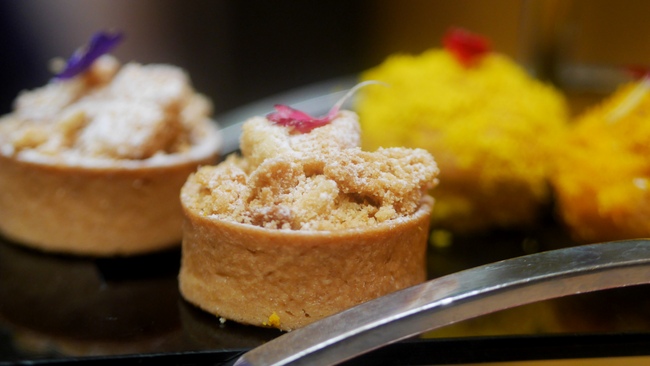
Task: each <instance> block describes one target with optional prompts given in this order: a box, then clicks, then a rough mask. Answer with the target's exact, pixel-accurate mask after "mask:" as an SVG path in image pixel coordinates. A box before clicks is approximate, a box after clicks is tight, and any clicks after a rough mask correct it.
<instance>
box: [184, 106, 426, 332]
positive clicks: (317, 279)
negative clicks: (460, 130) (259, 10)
mask: <svg viewBox="0 0 650 366" xmlns="http://www.w3.org/2000/svg"><path fill="white" fill-rule="evenodd" d="M294 112H295V111H294ZM279 114H281V113H279ZM301 115H302V116H303V117H305V116H306V115H304V114H301ZM328 116H329V118H328V119H327V120H325V121H324V120H320V122H323V123H321V124H320V125H319V127H315V128H312V127H313V126H312V127H305V124H303V123H301V122H299V123H296V124H291V123H290V122H289V124H287V123H286V122H287V120H290V121H291V117H287V118H283V117H281V118H276V117H278V114H275V115H273V114H272V115H269V116H267V118H264V117H255V118H251V119H250V120H248V121H246V122H245V124H244V126H243V134H242V136H241V141H240V143H241V152H242V156H234V155H233V156H229V157H228V158H227V159H226V160H225V161H224V162H222V163H221V164H219V165H217V166H210V167H203V168H201V169H200V170H199V171H198V172H197V173H196V174H194V175H192V176H191V177H190V178H189V179H188V181H187V183H186V184H185V186H184V187H183V190H182V192H181V200H182V204H183V208H184V209H185V215H186V220H185V226H184V237H183V258H182V266H181V271H180V277H179V278H180V289H181V293H182V295H183V296H184V297H185V299H187V300H188V301H189V302H191V303H193V304H195V305H197V306H199V307H200V308H202V309H204V310H206V311H208V312H210V313H213V314H215V315H217V316H219V317H222V318H225V319H232V320H235V321H238V322H242V323H248V324H253V325H258V326H270V327H276V328H280V329H283V330H291V329H295V328H298V327H301V326H304V325H306V324H308V323H311V322H313V321H316V320H318V319H320V318H323V317H325V316H328V315H331V314H333V313H336V312H339V311H341V310H344V309H346V308H349V307H351V306H354V305H357V304H359V303H361V302H364V301H367V300H370V299H372V298H375V297H378V296H382V295H384V294H386V293H389V292H392V291H395V290H398V289H401V288H405V287H408V286H412V285H415V284H417V283H420V282H422V281H424V280H425V279H426V263H425V262H426V258H425V252H426V245H427V244H426V242H427V235H428V228H429V221H430V214H431V210H432V207H433V199H432V198H431V197H430V196H429V195H428V194H427V192H428V191H429V189H431V188H432V187H433V186H434V185H435V184H436V182H437V181H436V176H437V174H438V168H437V166H436V164H435V161H434V160H433V157H432V156H431V155H430V154H429V153H428V152H426V151H424V150H422V149H406V148H388V149H379V150H377V151H375V152H366V151H362V150H361V149H360V148H359V147H358V146H359V142H360V141H359V140H360V133H359V125H358V121H357V116H356V114H354V113H352V112H349V111H341V112H339V111H338V109H336V110H334V112H333V113H330V114H329V115H328ZM311 122H313V121H311V120H310V121H308V122H307V123H306V124H307V125H309V124H310V123H311Z"/></svg>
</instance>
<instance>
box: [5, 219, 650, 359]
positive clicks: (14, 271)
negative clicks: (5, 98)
mask: <svg viewBox="0 0 650 366" xmlns="http://www.w3.org/2000/svg"><path fill="white" fill-rule="evenodd" d="M567 245H573V243H572V242H571V241H570V239H568V237H567V236H566V235H565V234H564V232H563V231H562V230H561V228H559V227H557V225H555V224H554V222H553V221H552V220H548V222H547V223H546V224H544V225H543V226H541V227H539V228H536V229H532V230H529V231H519V232H495V233H490V234H489V235H488V234H486V235H483V236H471V237H461V236H455V237H454V238H453V241H452V244H451V245H450V246H448V247H443V248H440V247H434V246H431V247H430V248H429V258H428V265H429V277H430V278H434V277H438V276H441V275H444V274H448V273H452V272H455V271H459V270H462V269H466V268H470V267H474V266H477V265H480V264H484V263H489V262H494V261H497V260H500V259H504V258H510V257H515V256H519V255H524V254H529V253H532V252H536V251H543V250H550V249H556V248H559V247H562V246H567ZM179 263H180V250H171V251H167V252H163V253H157V254H152V255H146V256H139V257H133V258H105V259H94V258H86V257H82V258H79V257H72V256H62V255H53V254H47V253H41V252H39V251H35V250H32V249H27V248H24V247H22V246H20V245H17V244H15V243H11V242H9V241H7V240H4V239H0V363H3V362H6V363H12V362H27V361H39V362H44V363H47V362H48V361H50V362H55V361H63V360H77V361H80V360H81V361H87V362H88V363H94V364H100V363H102V362H108V361H110V360H113V361H116V357H117V358H119V359H120V360H121V362H127V361H128V360H131V361H133V362H135V361H136V360H137V363H138V364H142V363H143V362H145V361H146V360H149V361H151V362H152V363H154V364H155V363H156V362H158V361H160V360H161V359H162V358H164V359H165V360H167V361H172V362H176V363H179V364H184V363H185V364H199V363H201V362H205V361H207V360H209V361H210V362H215V363H217V362H221V361H223V360H226V359H228V358H230V357H233V356H234V355H237V354H239V352H240V351H242V350H246V349H249V348H253V347H256V346H258V345H260V344H262V343H264V342H266V341H268V340H270V339H273V338H274V337H277V336H279V335H280V332H279V331H277V330H273V329H263V328H257V327H251V326H245V325H240V324H237V323H234V322H230V321H227V322H225V323H222V322H221V321H220V320H219V319H218V318H216V317H214V316H212V315H210V314H207V313H204V312H203V311H201V310H199V309H197V308H195V307H194V306H192V305H190V304H188V303H187V302H185V301H184V300H183V299H182V298H181V296H180V294H179V292H178V283H177V278H176V277H177V273H178V269H179ZM599 335H600V336H601V337H600V338H599V337H598V336H599ZM495 336H497V337H495ZM569 336H570V337H573V338H571V339H573V341H572V342H574V344H579V343H583V346H582V348H580V349H581V350H582V352H587V351H585V350H588V349H590V350H591V351H589V352H591V355H593V356H600V354H599V353H598V350H603V349H606V348H603V347H602V346H600V347H597V346H596V345H597V344H599V343H598V342H605V339H606V340H608V341H607V342H609V343H612V342H613V341H612V340H611V339H612V338H611V337H616V338H613V339H615V340H616V341H615V342H613V343H615V344H617V346H616V347H615V348H613V349H612V351H611V352H610V353H609V355H613V354H616V353H617V352H619V353H620V352H622V353H623V354H646V353H645V352H648V353H650V343H648V338H650V291H648V286H636V287H630V288H623V289H615V290H609V291H604V292H598V293H592V294H584V295H576V296H571V297H567V298H563V299H558V300H553V301H546V302H542V303H537V304H532V305H527V306H523V307H520V308H516V309H511V310H506V311H502V312H499V313H495V314H492V315H489V316H484V317H481V318H478V319H475V320H471V321H466V322H462V323H459V324H456V325H452V326H450V327H446V328H442V329H440V330H438V331H435V332H431V333H428V334H424V335H422V336H421V337H420V339H418V340H414V341H410V342H407V344H406V345H405V344H402V345H393V346H391V347H388V348H387V349H384V350H382V351H381V352H380V353H379V354H385V353H386V352H391V350H393V351H394V352H402V351H403V348H404V347H407V348H408V347H415V348H417V349H418V350H419V351H418V352H419V353H418V355H419V356H418V357H419V358H418V359H419V360H422V359H423V358H426V357H429V358H428V362H429V363H431V364H435V363H436V362H441V357H445V356H444V353H443V354H441V353H440V351H439V350H438V351H435V352H433V349H438V348H439V347H440V345H441V344H451V345H454V344H455V345H457V347H461V348H462V347H463V346H462V344H463V343H468V344H469V343H471V344H474V345H475V346H474V347H476V344H483V345H485V347H487V345H490V344H492V345H493V346H490V347H492V348H491V349H492V351H491V352H492V353H491V356H490V357H493V358H494V357H496V356H497V355H496V354H495V352H496V353H498V352H497V350H499V349H501V350H504V349H507V345H506V343H504V342H502V343H498V342H499V341H498V340H499V339H504V340H507V341H508V342H509V343H512V342H513V341H514V340H518V341H520V342H526V340H530V339H531V337H541V338H540V339H542V341H540V340H539V339H536V340H534V342H533V341H530V344H529V347H528V348H526V349H528V350H529V351H530V352H529V353H528V356H527V358H531V357H540V358H544V357H553V356H552V354H551V353H548V352H547V351H546V350H547V349H548V348H546V350H545V348H543V347H542V348H541V349H540V347H541V346H542V345H544V344H548V345H549V347H550V344H552V343H553V342H559V339H561V338H560V337H569ZM602 336H605V337H606V338H602ZM503 337H505V338H503ZM576 337H577V338H576ZM607 337H609V338H607ZM625 337H627V338H625ZM441 342H442V343H441ZM449 342H451V343H449ZM477 342H478V343H477ZM490 342H492V343H490ZM494 342H497V343H494ZM540 342H541V343H540ZM545 342H546V343H545ZM533 344H535V345H536V346H535V347H532V348H531V347H530V346H531V345H533ZM429 347H431V349H432V352H430V354H427V352H426V350H427V349H429ZM450 347H451V346H450ZM556 347H557V346H556ZM445 349H447V350H448V351H451V350H452V349H453V347H451V348H445ZM400 350H401V351H400ZM484 352H486V354H488V353H490V351H489V349H485V350H484ZM589 352H587V355H589V354H590V353H589ZM506 353H507V352H503V355H504V356H507V355H506ZM372 357H378V356H377V355H375V356H372V355H368V356H365V359H367V360H371V359H372ZM508 357H512V356H508ZM581 357H584V356H581ZM382 359H385V360H389V359H390V358H385V357H382ZM443 359H444V358H443ZM504 359H505V358H504ZM445 360H446V362H450V361H449V359H445ZM486 360H487V359H486ZM469 361H470V359H465V362H469ZM369 362H370V361H369ZM474 362H476V360H474ZM415 364H417V363H415Z"/></svg>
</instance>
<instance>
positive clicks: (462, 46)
mask: <svg viewBox="0 0 650 366" xmlns="http://www.w3.org/2000/svg"><path fill="white" fill-rule="evenodd" d="M442 42H443V44H444V46H445V49H447V51H449V52H451V53H452V54H453V55H454V56H455V57H456V60H458V62H460V63H461V64H462V65H463V66H465V67H470V66H473V65H475V64H476V63H477V62H478V61H479V60H480V59H481V58H482V57H483V56H484V55H486V54H487V53H489V52H490V42H489V40H488V39H487V38H484V37H481V36H479V35H476V34H473V33H470V32H468V31H466V30H464V29H460V28H452V29H450V30H449V31H448V32H447V34H445V36H444V37H443V40H442Z"/></svg>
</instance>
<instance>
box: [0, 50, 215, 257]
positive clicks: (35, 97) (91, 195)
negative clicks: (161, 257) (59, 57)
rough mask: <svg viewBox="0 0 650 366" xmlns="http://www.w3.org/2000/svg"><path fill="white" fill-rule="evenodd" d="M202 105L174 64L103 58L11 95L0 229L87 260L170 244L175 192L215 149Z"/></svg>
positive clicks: (1, 161)
mask: <svg viewBox="0 0 650 366" xmlns="http://www.w3.org/2000/svg"><path fill="white" fill-rule="evenodd" d="M211 108H212V107H211V103H210V102H209V101H208V99H207V98H206V97H204V96H202V95H200V94H197V93H196V92H195V91H194V90H193V88H192V86H191V84H190V80H189V77H188V76H187V75H186V73H185V72H184V71H183V70H181V69H179V68H177V67H174V66H169V65H139V64H135V63H129V64H126V65H121V64H120V63H119V62H118V61H117V60H116V59H115V58H113V57H111V56H108V55H104V56H102V57H100V58H99V59H97V60H95V61H94V62H93V63H92V65H90V66H89V68H88V69H87V70H85V71H84V72H82V73H80V74H78V75H76V76H74V77H70V78H67V79H53V80H52V81H51V82H49V83H48V84H47V85H45V86H43V87H41V88H38V89H35V90H31V91H25V92H22V93H21V94H20V95H19V96H18V97H17V99H16V101H15V105H14V110H13V111H12V112H11V113H10V114H8V115H6V116H3V117H2V118H1V119H0V234H2V235H4V236H6V237H7V238H9V239H11V240H13V241H15V242H17V243H20V244H24V245H27V246H30V247H34V248H38V249H42V250H46V251H53V252H64V253H72V254H81V255H97V256H111V255H131V254H138V253H146V252H150V251H154V250H159V249H163V248H167V247H171V246H175V245H180V240H181V231H182V211H181V206H180V202H179V199H178V194H179V192H180V188H181V186H182V185H183V183H184V182H185V180H186V179H187V176H188V175H189V174H190V173H192V172H194V171H195V170H196V169H197V167H198V166H200V165H205V164H213V163H214V162H215V161H216V159H217V155H218V151H219V146H220V135H219V132H218V130H217V127H216V124H215V123H214V122H212V121H211V120H210V119H209V115H210V114H211Z"/></svg>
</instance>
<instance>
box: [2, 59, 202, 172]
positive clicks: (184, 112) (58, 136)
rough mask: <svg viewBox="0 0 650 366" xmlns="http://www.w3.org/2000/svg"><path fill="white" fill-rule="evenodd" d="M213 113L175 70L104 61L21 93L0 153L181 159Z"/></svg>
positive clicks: (4, 127)
mask: <svg viewBox="0 0 650 366" xmlns="http://www.w3.org/2000/svg"><path fill="white" fill-rule="evenodd" d="M211 113H212V105H211V103H210V102H209V101H208V99H207V98H206V97H204V96H203V95H200V94H198V93H196V92H195V91H194V90H193V88H192V86H191V84H190V80H189V77H188V76H187V75H186V73H185V72H184V71H183V70H181V69H180V68H177V67H174V66H170V65H140V64H135V63H129V64H126V65H124V66H122V65H121V64H120V63H119V62H118V61H117V60H116V59H115V58H113V57H112V56H102V57H101V58H99V59H98V60H97V61H95V62H94V63H93V65H92V66H91V67H90V68H89V69H88V71H86V72H85V73H83V74H81V75H79V76H77V77H74V78H72V79H69V80H56V79H55V80H52V81H51V82H50V83H48V84H47V85H45V86H43V87H41V88H38V89H35V90H31V91H24V92H22V93H21V94H20V95H19V96H18V97H17V99H16V101H15V103H14V110H13V112H12V113H11V114H9V115H6V116H4V117H2V118H1V119H0V148H1V150H0V151H2V153H4V154H7V155H12V154H18V153H20V152H22V151H26V150H29V151H30V152H32V153H33V152H36V153H38V154H42V155H46V156H59V155H62V154H64V155H73V156H82V157H92V158H104V159H127V160H143V159H148V158H151V157H153V156H155V155H159V154H174V153H182V152H185V151H187V150H189V149H190V148H191V147H192V145H193V144H194V143H195V142H196V141H198V140H199V139H200V137H201V136H203V135H204V134H205V133H206V130H207V129H208V128H209V127H208V126H206V125H208V124H209V123H210V122H209V120H208V118H209V115H210V114H211Z"/></svg>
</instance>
